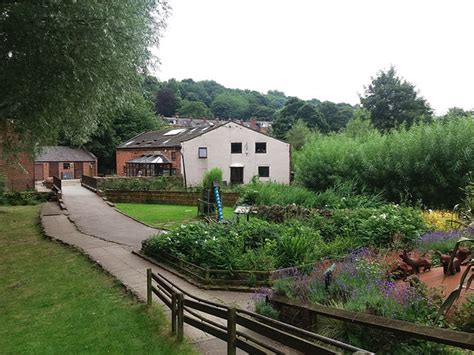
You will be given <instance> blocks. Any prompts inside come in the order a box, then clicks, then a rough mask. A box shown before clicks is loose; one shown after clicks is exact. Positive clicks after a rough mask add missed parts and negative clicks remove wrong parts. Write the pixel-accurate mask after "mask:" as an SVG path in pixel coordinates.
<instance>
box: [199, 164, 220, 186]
mask: <svg viewBox="0 0 474 355" xmlns="http://www.w3.org/2000/svg"><path fill="white" fill-rule="evenodd" d="M215 181H216V182H217V183H218V184H219V186H222V170H221V169H219V168H212V169H211V170H208V171H206V173H205V174H204V177H203V178H202V187H203V188H205V189H211V188H212V187H213V186H214V182H215Z"/></svg>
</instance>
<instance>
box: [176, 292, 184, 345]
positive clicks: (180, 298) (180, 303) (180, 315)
mask: <svg viewBox="0 0 474 355" xmlns="http://www.w3.org/2000/svg"><path fill="white" fill-rule="evenodd" d="M177 298H178V341H182V340H183V328H184V296H183V294H182V293H178V294H177Z"/></svg>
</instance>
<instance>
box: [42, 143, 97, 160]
mask: <svg viewBox="0 0 474 355" xmlns="http://www.w3.org/2000/svg"><path fill="white" fill-rule="evenodd" d="M96 159H97V158H96V157H95V155H94V154H92V153H91V152H89V151H87V150H86V149H84V148H71V147H64V146H49V147H43V148H42V150H41V152H40V154H39V155H38V156H37V157H36V159H35V162H42V161H58V162H70V161H95V160H96Z"/></svg>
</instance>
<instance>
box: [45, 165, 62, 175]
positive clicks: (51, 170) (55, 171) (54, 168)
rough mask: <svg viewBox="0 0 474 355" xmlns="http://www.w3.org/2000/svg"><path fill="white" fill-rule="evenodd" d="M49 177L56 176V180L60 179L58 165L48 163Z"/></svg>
mask: <svg viewBox="0 0 474 355" xmlns="http://www.w3.org/2000/svg"><path fill="white" fill-rule="evenodd" d="M48 175H49V177H53V176H56V177H58V178H61V177H60V176H59V163H58V162H50V163H49V174H48Z"/></svg>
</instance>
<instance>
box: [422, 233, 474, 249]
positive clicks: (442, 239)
mask: <svg viewBox="0 0 474 355" xmlns="http://www.w3.org/2000/svg"><path fill="white" fill-rule="evenodd" d="M473 236H474V229H473V228H470V227H468V228H464V229H455V230H450V231H434V232H429V233H425V234H423V235H422V236H421V237H420V238H418V240H417V241H416V246H417V249H419V250H420V251H423V252H426V251H430V250H435V251H439V252H441V253H447V252H449V251H452V250H453V248H454V246H455V245H456V242H457V241H458V240H459V239H460V238H461V237H467V238H469V237H473Z"/></svg>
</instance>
